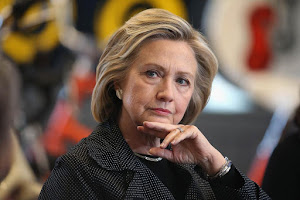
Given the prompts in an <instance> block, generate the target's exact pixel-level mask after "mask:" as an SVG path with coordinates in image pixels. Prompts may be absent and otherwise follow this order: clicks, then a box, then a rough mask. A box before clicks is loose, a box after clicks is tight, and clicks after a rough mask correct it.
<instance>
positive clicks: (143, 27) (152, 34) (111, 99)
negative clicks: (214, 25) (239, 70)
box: [91, 8, 218, 124]
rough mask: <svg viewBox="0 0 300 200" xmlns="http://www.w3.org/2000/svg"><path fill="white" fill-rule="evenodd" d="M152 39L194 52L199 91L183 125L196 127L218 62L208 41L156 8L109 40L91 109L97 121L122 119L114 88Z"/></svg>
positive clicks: (180, 21) (99, 66) (185, 23)
mask: <svg viewBox="0 0 300 200" xmlns="http://www.w3.org/2000/svg"><path fill="white" fill-rule="evenodd" d="M152 39H168V40H175V41H176V40H178V41H185V42H187V44H189V45H190V47H191V48H192V49H193V51H194V53H195V58H196V60H197V63H198V70H197V75H196V81H195V90H194V93H193V95H192V98H191V100H190V103H189V106H188V108H187V110H186V112H185V115H184V117H183V118H182V120H181V123H183V124H190V123H192V122H193V121H194V120H195V119H196V117H197V116H198V114H200V112H201V111H202V110H203V108H204V107H205V105H206V103H207V101H208V98H209V96H210V91H211V85H212V81H213V78H214V76H215V75H216V73H217V69H218V62H217V59H216V57H215V55H214V53H213V52H212V51H211V49H210V48H209V47H208V44H207V42H206V40H205V39H204V37H203V36H202V35H201V34H200V33H199V32H198V31H197V30H195V29H194V28H193V27H192V26H191V25H190V24H189V23H188V22H187V21H185V20H184V19H182V18H180V17H178V16H176V15H174V14H172V13H170V12H169V11H166V10H162V9H156V8H154V9H148V10H144V11H142V12H140V13H138V14H137V15H135V16H133V17H132V18H131V19H129V20H128V21H127V22H126V23H125V24H124V25H123V26H122V27H121V28H119V29H118V30H117V31H116V32H115V33H114V34H113V35H112V36H111V38H110V39H109V41H108V44H107V46H106V48H105V49H104V52H103V54H102V56H101V58H100V61H99V64H98V66H97V72H96V85H95V87H94V91H93V95H92V103H91V109H92V114H93V116H94V118H95V120H96V121H98V122H103V121H105V120H107V119H108V118H109V117H111V116H113V117H116V116H117V115H118V113H119V112H120V110H121V106H122V102H121V101H120V100H119V99H118V98H117V97H116V94H115V89H114V84H115V83H118V82H120V81H121V80H123V79H124V78H125V77H126V75H127V72H128V70H129V69H130V66H131V63H132V62H133V61H134V59H135V58H136V57H137V54H138V52H139V49H140V47H141V46H142V45H143V43H145V41H148V40H152Z"/></svg>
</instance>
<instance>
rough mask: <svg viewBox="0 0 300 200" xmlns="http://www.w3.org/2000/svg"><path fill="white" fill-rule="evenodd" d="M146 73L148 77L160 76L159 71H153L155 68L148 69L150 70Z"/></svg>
mask: <svg viewBox="0 0 300 200" xmlns="http://www.w3.org/2000/svg"><path fill="white" fill-rule="evenodd" d="M145 73H146V75H147V76H148V77H150V78H156V77H158V76H159V74H158V72H156V71H153V70H148V71H146V72H145Z"/></svg>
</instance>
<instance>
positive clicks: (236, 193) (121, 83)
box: [39, 9, 269, 199]
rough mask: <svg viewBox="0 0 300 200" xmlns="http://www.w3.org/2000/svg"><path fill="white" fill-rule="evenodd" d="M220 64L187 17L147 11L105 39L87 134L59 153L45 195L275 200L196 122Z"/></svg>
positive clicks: (94, 197)
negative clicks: (91, 128) (92, 123)
mask: <svg viewBox="0 0 300 200" xmlns="http://www.w3.org/2000/svg"><path fill="white" fill-rule="evenodd" d="M217 67H218V62H217V59H216V57H215V55H214V54H213V52H212V51H211V49H210V48H209V46H208V44H207V42H206V41H205V39H204V37H203V36H202V35H201V34H200V33H199V32H198V31H197V30H195V29H194V28H192V26H191V25H190V24H189V23H188V22H186V21H185V20H183V19H182V18H180V17H178V16H176V15H174V14H172V13H170V12H168V11H165V10H162V9H148V10H145V11H143V12H140V13H139V14H137V15H135V16H134V17H132V18H131V19H129V20H128V21H127V22H126V23H125V24H124V25H123V26H122V27H121V28H120V29H118V30H117V31H116V32H115V33H114V34H113V36H112V37H111V38H110V40H109V41H108V44H107V46H106V48H105V50H104V52H103V54H102V56H101V58H100V61H99V65H98V67H97V72H96V75H97V77H96V85H95V87H94V91H93V95H92V113H93V116H94V118H95V119H96V120H97V121H98V122H100V123H99V125H98V126H97V127H96V128H95V130H94V131H93V132H92V134H91V135H90V136H88V137H87V138H84V139H83V140H81V141H80V142H79V143H78V144H77V145H75V146H74V147H73V148H72V149H71V150H70V151H69V152H68V153H66V154H65V155H63V156H61V157H60V158H58V159H57V161H56V165H55V167H54V169H53V171H52V172H51V175H50V176H49V178H48V180H47V181H46V182H45V183H44V186H43V188H42V190H41V193H40V196H39V199H269V197H268V195H267V194H266V193H265V192H264V191H263V190H262V189H261V188H260V187H259V186H257V185H256V184H255V183H254V182H252V181H251V180H250V179H248V178H247V177H246V176H245V175H244V174H242V173H241V172H239V170H237V169H236V168H235V166H234V165H233V164H232V162H231V161H230V160H229V159H228V158H227V157H224V156H223V155H222V154H221V153H220V152H219V151H218V150H217V149H215V148H214V147H213V146H212V145H211V144H210V143H209V141H208V140H207V139H206V137H205V136H204V134H203V133H202V132H201V131H200V130H199V129H198V128H197V127H196V126H194V125H191V124H192V122H193V121H194V120H195V119H196V118H197V116H198V114H199V113H200V112H201V111H202V110H203V108H204V107H205V105H206V103H207V100H208V98H209V95H210V91H211V85H212V81H213V79H214V76H215V75H216V73H217Z"/></svg>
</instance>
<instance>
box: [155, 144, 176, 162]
mask: <svg viewBox="0 0 300 200" xmlns="http://www.w3.org/2000/svg"><path fill="white" fill-rule="evenodd" d="M149 153H150V154H151V155H154V156H158V157H161V158H165V159H167V160H170V161H173V160H174V159H173V158H174V157H173V152H172V151H170V150H168V149H161V148H159V147H153V148H151V149H150V150H149Z"/></svg>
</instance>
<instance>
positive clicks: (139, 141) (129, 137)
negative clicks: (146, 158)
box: [118, 116, 160, 154]
mask: <svg viewBox="0 0 300 200" xmlns="http://www.w3.org/2000/svg"><path fill="white" fill-rule="evenodd" d="M125 119H126V118H125ZM127 119H129V118H128V117H127ZM118 125H119V128H120V130H121V132H122V135H123V137H124V139H125V141H126V142H127V143H128V145H129V147H130V148H131V150H132V151H133V152H136V153H141V154H149V150H150V149H151V148H152V147H159V145H160V139H159V138H157V137H154V136H151V135H148V134H145V133H142V132H140V131H138V130H137V126H138V125H136V124H135V123H132V122H131V123H130V122H128V121H127V120H124V117H123V118H122V116H121V117H119V120H118Z"/></svg>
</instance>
